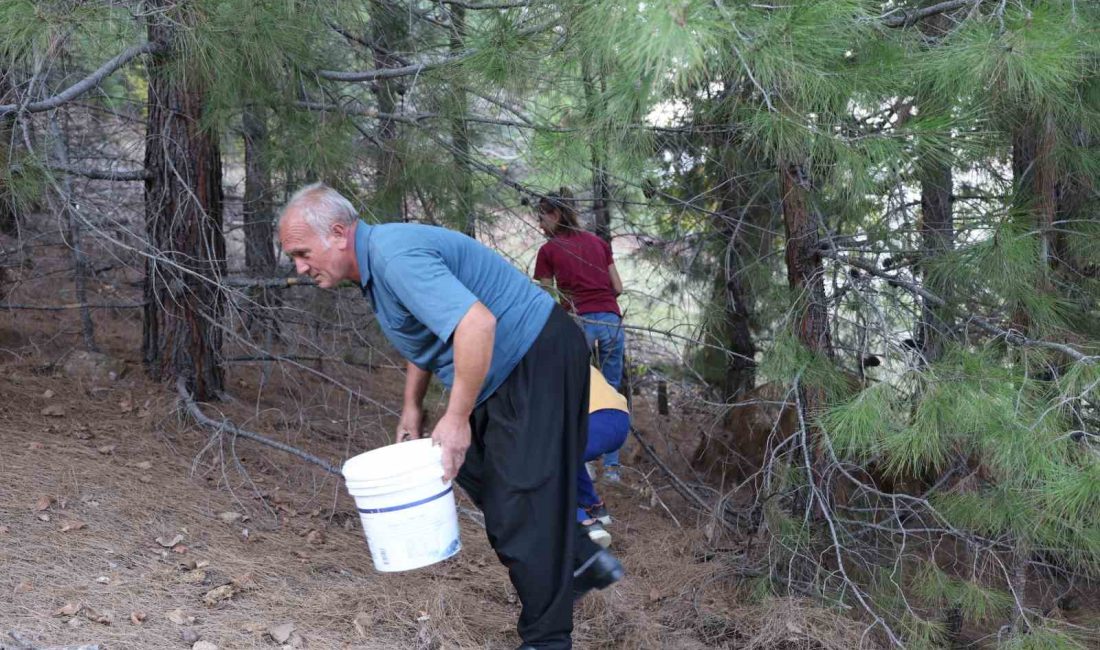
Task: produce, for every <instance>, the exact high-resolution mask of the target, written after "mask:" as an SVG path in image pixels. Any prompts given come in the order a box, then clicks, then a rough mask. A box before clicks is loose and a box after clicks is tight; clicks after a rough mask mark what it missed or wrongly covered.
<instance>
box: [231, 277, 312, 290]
mask: <svg viewBox="0 0 1100 650" xmlns="http://www.w3.org/2000/svg"><path fill="white" fill-rule="evenodd" d="M221 284H224V285H225V286H227V287H235V288H238V289H247V288H251V287H262V288H265V289H284V288H288V287H315V286H317V283H316V282H314V281H313V280H311V279H309V278H298V277H292V278H223V279H222V280H221Z"/></svg>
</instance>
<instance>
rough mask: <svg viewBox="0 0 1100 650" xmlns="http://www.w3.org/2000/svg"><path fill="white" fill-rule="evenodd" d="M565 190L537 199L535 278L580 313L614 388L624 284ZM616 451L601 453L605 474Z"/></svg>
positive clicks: (615, 461) (614, 473)
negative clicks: (542, 238)
mask: <svg viewBox="0 0 1100 650" xmlns="http://www.w3.org/2000/svg"><path fill="white" fill-rule="evenodd" d="M573 206H574V200H573V195H572V194H571V193H570V192H569V190H568V189H567V188H564V187H563V188H561V189H560V190H559V192H558V193H557V194H549V195H547V196H545V197H543V198H541V199H540V200H539V203H538V211H539V226H541V227H542V231H543V232H544V233H546V236H547V237H549V238H550V241H548V242H546V243H545V244H543V245H542V247H541V248H539V252H538V256H537V257H536V259H535V279H536V280H538V281H539V282H540V283H542V285H543V286H545V287H546V288H547V289H550V290H551V291H554V290H557V292H558V294H559V296H560V299H561V304H562V307H565V309H566V310H568V311H569V312H571V313H573V314H576V315H577V316H579V317H580V321H581V325H582V326H583V329H584V335H585V338H586V339H588V345H589V347H592V346H593V345H597V344H598V348H597V349H598V359H599V367H600V372H601V373H602V374H603V376H604V378H605V379H607V382H608V383H609V384H611V385H612V386H614V387H615V388H616V390H617V389H618V388H619V386H620V385H621V384H622V380H623V353H624V350H625V337H624V336H623V326H622V323H623V319H622V311H621V310H620V309H619V302H618V300H617V299H616V298H617V297H618V295H619V294H621V293H622V292H623V282H622V280H620V279H619V273H618V271H616V270H615V259H614V257H613V256H612V254H611V244H608V243H607V242H605V241H604V240H602V239H600V238H599V237H597V236H595V235H593V234H592V233H590V232H587V231H585V230H584V228H582V227H581V225H580V221H579V220H578V219H577V212H576V209H575V208H574V207H573ZM618 466H619V452H618V450H616V451H614V452H611V453H609V454H606V455H605V456H604V478H606V479H608V480H612V481H615V480H618V478H619V475H618Z"/></svg>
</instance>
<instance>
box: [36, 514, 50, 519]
mask: <svg viewBox="0 0 1100 650" xmlns="http://www.w3.org/2000/svg"><path fill="white" fill-rule="evenodd" d="M38 520H39V521H49V520H50V515H49V513H45V512H40V513H38Z"/></svg>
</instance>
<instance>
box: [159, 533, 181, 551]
mask: <svg viewBox="0 0 1100 650" xmlns="http://www.w3.org/2000/svg"><path fill="white" fill-rule="evenodd" d="M182 541H183V535H180V534H177V535H176V536H175V537H173V538H172V539H168V538H165V537H158V538H157V544H160V545H161V546H163V547H164V548H172V547H173V546H175V545H176V544H179V543H180V542H182Z"/></svg>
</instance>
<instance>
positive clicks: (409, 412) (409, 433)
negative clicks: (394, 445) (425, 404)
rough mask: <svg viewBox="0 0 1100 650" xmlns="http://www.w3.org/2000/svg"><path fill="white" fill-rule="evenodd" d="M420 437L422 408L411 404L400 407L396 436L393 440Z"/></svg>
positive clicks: (422, 423)
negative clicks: (399, 419)
mask: <svg viewBox="0 0 1100 650" xmlns="http://www.w3.org/2000/svg"><path fill="white" fill-rule="evenodd" d="M422 437H424V411H423V409H421V408H420V407H415V408H413V407H411V406H406V407H405V408H403V409H401V421H400V422H398V423H397V436H396V437H395V438H394V442H405V441H406V440H416V439H417V438H422Z"/></svg>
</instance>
